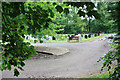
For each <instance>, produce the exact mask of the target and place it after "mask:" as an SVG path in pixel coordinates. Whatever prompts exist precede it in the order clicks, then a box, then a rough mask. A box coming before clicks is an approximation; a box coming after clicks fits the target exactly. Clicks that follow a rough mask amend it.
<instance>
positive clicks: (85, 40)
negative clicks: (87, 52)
mask: <svg viewBox="0 0 120 80" xmlns="http://www.w3.org/2000/svg"><path fill="white" fill-rule="evenodd" d="M105 35H106V34H101V35H100V36H97V37H91V38H88V39H85V38H82V40H81V41H76V40H71V41H69V42H87V41H92V40H95V39H97V38H100V37H103V36H105ZM46 42H59V43H63V42H65V43H66V42H68V41H67V40H48V41H46Z"/></svg>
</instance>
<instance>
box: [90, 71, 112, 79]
mask: <svg viewBox="0 0 120 80" xmlns="http://www.w3.org/2000/svg"><path fill="white" fill-rule="evenodd" d="M112 72H113V70H111V71H110V73H112ZM89 78H109V72H108V71H107V72H104V73H101V74H95V75H92V76H90V77H89Z"/></svg>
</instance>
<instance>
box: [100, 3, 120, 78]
mask: <svg viewBox="0 0 120 80" xmlns="http://www.w3.org/2000/svg"><path fill="white" fill-rule="evenodd" d="M109 4H110V5H109V7H108V11H110V13H112V14H111V16H112V17H111V19H113V20H115V23H116V24H117V25H116V26H117V28H118V32H117V35H116V37H115V38H113V37H110V39H113V41H114V43H113V46H114V47H115V49H114V50H112V51H109V52H108V53H106V55H105V56H104V57H101V59H100V60H104V63H103V67H102V70H103V68H105V67H108V71H109V74H110V78H113V79H114V80H119V79H120V27H119V26H120V18H119V17H120V14H119V13H120V11H119V9H120V5H119V4H120V1H119V2H116V3H109ZM113 13H114V14H113ZM100 60H99V61H100ZM114 61H116V62H117V64H116V65H115V68H114V71H113V73H110V69H111V65H110V64H112V63H113V62H114Z"/></svg>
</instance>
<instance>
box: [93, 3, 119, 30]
mask: <svg viewBox="0 0 120 80" xmlns="http://www.w3.org/2000/svg"><path fill="white" fill-rule="evenodd" d="M108 5H109V3H107V2H99V3H98V4H97V10H98V13H99V14H100V15H101V19H98V20H96V19H94V20H93V21H92V22H91V30H92V32H99V31H102V32H106V31H108V32H116V31H117V28H116V27H115V26H116V24H115V20H113V19H111V15H110V13H109V12H108V11H107V7H108Z"/></svg>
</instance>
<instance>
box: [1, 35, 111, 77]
mask: <svg viewBox="0 0 120 80" xmlns="http://www.w3.org/2000/svg"><path fill="white" fill-rule="evenodd" d="M108 36H109V35H108ZM33 45H39V46H40V45H43V46H48V47H49V46H52V47H63V48H67V49H69V50H70V52H69V53H67V54H64V55H62V56H53V55H46V54H39V55H37V57H36V56H34V58H31V59H30V60H28V61H25V63H26V66H25V67H24V71H20V73H21V75H20V76H19V78H29V77H31V78H44V77H45V78H46V77H47V78H51V77H62V78H81V77H86V76H89V75H91V74H92V73H94V72H96V71H99V70H100V68H101V66H102V62H100V63H97V62H96V61H97V60H98V59H99V57H101V56H103V55H104V54H105V53H106V52H108V50H109V45H108V40H107V39H105V37H102V38H99V39H96V40H94V41H90V42H83V43H42V44H39V43H36V44H33ZM40 56H41V57H40ZM45 56H46V57H45ZM96 64H97V65H96ZM12 75H13V70H12V71H3V72H2V77H3V78H13V77H14V76H12Z"/></svg>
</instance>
